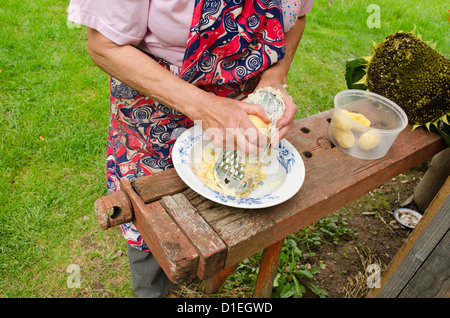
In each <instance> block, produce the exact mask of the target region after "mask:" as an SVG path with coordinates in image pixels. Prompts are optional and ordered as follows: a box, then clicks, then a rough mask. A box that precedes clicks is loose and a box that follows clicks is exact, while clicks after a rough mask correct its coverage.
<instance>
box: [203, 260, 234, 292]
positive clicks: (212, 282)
mask: <svg viewBox="0 0 450 318" xmlns="http://www.w3.org/2000/svg"><path fill="white" fill-rule="evenodd" d="M237 265H238V264H236V265H234V266H232V267H230V268H227V269H224V270H222V271H221V272H220V273H219V274H217V275H215V276H213V277H210V278H208V279H205V280H204V281H203V282H202V286H203V292H204V293H205V294H215V293H217V291H218V290H219V288H220V286H222V284H223V282H224V281H225V280H226V279H227V277H228V276H230V274H231V273H232V272H233V271H234V269H235V268H236V267H237Z"/></svg>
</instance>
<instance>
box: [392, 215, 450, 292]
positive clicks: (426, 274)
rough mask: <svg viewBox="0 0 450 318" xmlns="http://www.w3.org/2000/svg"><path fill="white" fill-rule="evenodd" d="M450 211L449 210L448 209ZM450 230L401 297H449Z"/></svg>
mask: <svg viewBox="0 0 450 318" xmlns="http://www.w3.org/2000/svg"><path fill="white" fill-rule="evenodd" d="M447 212H449V211H447ZM449 255H450V232H449V231H447V233H446V234H445V236H444V238H443V239H442V240H441V241H440V242H439V243H438V245H437V246H436V247H435V248H434V250H433V251H432V252H431V254H430V255H429V256H428V258H427V259H426V261H425V262H424V263H423V264H422V266H420V268H419V270H418V271H417V272H416V273H415V274H414V277H413V278H412V279H411V280H410V281H409V282H408V284H407V285H406V287H405V288H404V289H403V290H402V291H401V293H400V294H399V296H398V297H399V298H448V297H449V292H450V267H449V265H450V262H449Z"/></svg>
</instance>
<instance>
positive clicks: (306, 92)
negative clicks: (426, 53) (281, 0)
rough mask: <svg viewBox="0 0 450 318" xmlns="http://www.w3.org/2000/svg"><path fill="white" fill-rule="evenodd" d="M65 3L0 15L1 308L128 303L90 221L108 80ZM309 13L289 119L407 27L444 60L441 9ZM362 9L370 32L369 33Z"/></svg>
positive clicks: (127, 285) (118, 258) (356, 7)
mask: <svg viewBox="0 0 450 318" xmlns="http://www.w3.org/2000/svg"><path fill="white" fill-rule="evenodd" d="M68 2H69V1H57V0H52V1H48V0H44V1H36V0H32V1H27V2H23V1H22V2H21V1H13V0H3V1H2V5H1V7H0V20H1V21H2V31H1V32H2V36H1V37H0V297H133V296H134V295H133V292H132V290H131V281H130V273H129V269H128V261H127V258H126V256H124V254H125V253H126V245H125V241H124V240H123V239H122V237H121V234H120V233H118V231H117V230H115V229H111V230H108V231H103V230H100V228H99V227H98V224H97V221H96V219H95V217H94V214H93V203H94V202H95V200H96V199H97V198H98V197H100V196H103V195H105V194H106V189H105V188H106V187H105V158H104V157H105V146H106V134H107V129H108V128H107V125H108V108H109V105H108V101H109V92H108V89H109V85H108V76H106V75H105V74H104V73H102V72H101V71H100V70H99V69H98V68H97V67H96V66H95V65H94V64H93V63H92V61H91V60H90V58H89V56H88V53H87V48H86V32H85V29H84V28H77V27H74V26H73V25H70V24H69V25H68V24H67V21H66V16H67V6H68ZM315 2H316V3H315V7H314V9H313V12H312V13H311V14H310V15H309V16H308V18H307V28H306V32H305V34H304V37H303V39H302V42H301V45H300V48H299V50H298V52H297V56H296V58H295V61H294V65H293V67H292V69H291V72H290V74H289V87H288V89H289V91H290V94H291V95H292V97H293V99H294V100H295V102H296V103H297V105H298V106H299V112H298V114H297V118H302V117H306V116H309V115H313V114H315V113H317V112H318V111H324V110H327V109H330V108H331V107H332V101H333V96H334V95H335V94H336V93H337V92H338V91H340V90H343V89H345V81H344V66H345V61H346V59H348V58H351V57H358V56H364V55H368V54H370V47H371V43H372V40H374V41H378V42H379V41H382V39H383V38H384V37H385V36H387V35H388V34H390V33H393V32H396V31H397V30H405V31H408V30H411V29H413V28H414V26H416V27H417V29H418V31H419V32H420V33H421V34H422V35H423V37H424V39H426V40H433V41H438V45H437V49H438V51H440V52H441V53H443V54H444V55H445V56H447V57H449V56H450V43H449V41H446V38H445V36H446V34H448V32H449V28H450V24H449V23H448V22H447V19H448V9H449V8H448V3H447V1H445V0H436V1H432V2H429V3H427V4H424V3H423V2H419V1H417V2H416V3H417V4H416V3H411V1H408V0H401V1H393V0H391V1H388V0H384V1H373V0H370V1H369V0H367V1H365V0H358V1H356V0H353V1H352V0H346V1H343V0H341V1H339V0H337V1H334V3H333V4H332V5H331V8H330V10H329V11H328V10H327V8H328V0H316V1H315ZM371 3H376V4H377V5H379V7H380V18H381V20H380V28H372V29H370V28H368V27H367V22H366V20H367V18H368V17H369V15H370V14H371V13H368V12H367V7H368V6H369V4H371ZM292 239H294V238H292ZM289 242H291V241H289ZM292 246H293V243H292V242H291V248H289V247H287V250H286V255H291V256H292V255H293V253H294V252H293V251H294V249H293V248H292ZM71 264H77V265H79V266H80V278H81V285H80V288H77V289H74V288H69V287H68V285H67V282H68V279H70V277H71V276H70V275H71V274H70V273H67V271H66V270H67V268H68V267H69V266H70V265H71ZM243 270H244V268H243ZM241 276H242V275H241ZM279 281H280V282H281V278H279Z"/></svg>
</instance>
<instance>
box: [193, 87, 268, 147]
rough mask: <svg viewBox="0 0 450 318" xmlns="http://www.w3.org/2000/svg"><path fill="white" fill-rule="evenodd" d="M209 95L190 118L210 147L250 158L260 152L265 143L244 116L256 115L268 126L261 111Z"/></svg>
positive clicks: (262, 135)
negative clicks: (230, 150)
mask: <svg viewBox="0 0 450 318" xmlns="http://www.w3.org/2000/svg"><path fill="white" fill-rule="evenodd" d="M210 95H211V96H210V97H209V98H208V99H207V100H205V102H206V103H205V104H204V105H203V106H202V107H198V108H197V110H198V112H197V113H196V114H195V115H194V114H193V115H192V116H190V118H191V119H193V120H194V122H196V123H198V124H200V125H201V127H202V128H203V130H204V131H205V133H206V134H207V135H208V136H209V138H210V140H211V143H212V144H213V145H214V146H215V147H219V148H223V149H236V150H238V151H242V152H245V153H247V154H252V155H256V154H258V153H259V152H261V151H262V150H263V149H264V148H265V146H266V145H267V143H268V141H269V140H268V138H267V136H266V135H264V134H262V133H260V132H259V131H258V129H256V127H255V126H254V125H253V123H252V121H251V120H250V118H249V117H248V115H257V116H259V117H260V118H261V119H263V121H265V122H266V123H270V120H269V118H268V117H267V115H266V114H265V112H264V109H263V107H262V106H261V105H255V104H250V103H246V102H244V101H239V100H235V99H230V98H225V97H218V96H215V95H212V94H210Z"/></svg>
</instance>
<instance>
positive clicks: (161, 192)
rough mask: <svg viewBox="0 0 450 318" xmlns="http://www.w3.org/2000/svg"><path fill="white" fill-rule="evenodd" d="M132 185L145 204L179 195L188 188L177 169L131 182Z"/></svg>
mask: <svg viewBox="0 0 450 318" xmlns="http://www.w3.org/2000/svg"><path fill="white" fill-rule="evenodd" d="M131 185H132V187H133V189H134V190H135V191H136V193H137V194H138V195H139V197H140V198H141V199H142V201H144V203H150V202H153V201H156V200H159V199H161V198H162V197H164V196H168V195H171V194H176V193H179V192H181V191H183V190H185V189H186V188H187V185H186V184H185V183H184V182H183V180H181V179H180V177H179V176H178V174H177V172H176V170H175V169H168V170H165V171H161V172H157V173H154V174H151V175H149V176H145V177H141V178H137V179H134V180H133V181H131Z"/></svg>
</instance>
